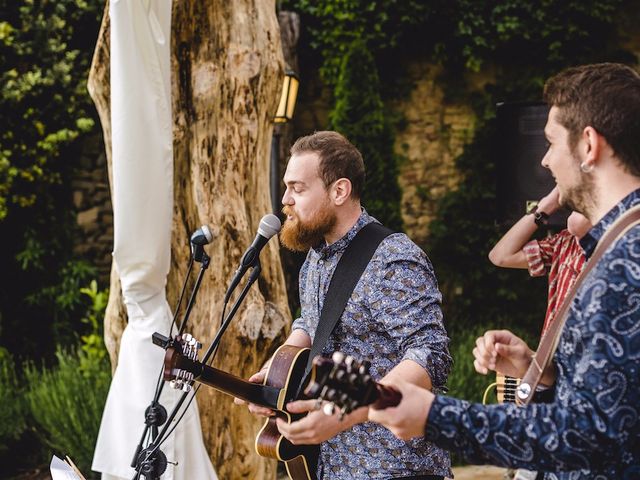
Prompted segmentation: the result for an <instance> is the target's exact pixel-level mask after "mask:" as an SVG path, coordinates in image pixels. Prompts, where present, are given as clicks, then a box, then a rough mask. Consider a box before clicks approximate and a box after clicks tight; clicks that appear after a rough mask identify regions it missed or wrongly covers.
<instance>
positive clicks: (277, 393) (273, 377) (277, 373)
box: [159, 335, 319, 480]
mask: <svg viewBox="0 0 640 480" xmlns="http://www.w3.org/2000/svg"><path fill="white" fill-rule="evenodd" d="M163 338H164V339H166V337H163ZM166 340H168V339H166ZM164 341H165V340H163V339H162V338H161V339H160V340H159V342H160V343H162V342H164ZM167 344H168V343H167ZM168 345H169V346H167V347H166V354H165V364H164V378H165V380H168V381H171V382H173V383H174V385H173V386H174V388H183V386H184V385H187V386H188V388H189V389H190V384H191V383H193V382H199V383H202V384H204V385H208V386H210V387H213V388H215V389H216V390H218V391H220V392H223V393H226V394H228V395H232V396H234V397H238V398H241V399H243V400H245V401H247V402H251V403H254V404H256V405H260V406H263V407H267V408H270V409H272V410H274V411H275V412H276V415H275V417H270V418H268V419H267V420H266V422H265V424H264V426H263V427H262V429H261V430H260V432H259V433H258V436H257V437H256V442H255V448H256V452H258V454H259V455H261V456H263V457H268V458H275V459H277V460H280V461H282V462H284V463H285V466H286V468H287V472H288V473H289V477H290V478H291V479H292V480H316V468H317V462H318V451H319V447H318V446H317V445H293V444H292V443H291V442H289V441H288V440H287V439H286V438H284V437H283V436H282V435H281V434H280V432H279V431H278V427H277V425H276V421H275V418H282V419H284V420H285V421H287V422H288V423H291V422H294V421H296V420H298V419H299V418H302V417H303V416H304V415H292V414H290V413H288V412H287V411H286V407H285V406H286V404H287V403H288V402H290V401H292V400H295V399H296V395H297V394H298V390H299V389H300V384H301V382H302V381H303V376H304V372H305V369H306V367H307V359H308V358H309V352H310V350H309V349H308V348H302V347H294V346H292V345H282V346H281V347H280V348H278V350H276V352H275V353H274V354H273V357H272V360H271V364H270V366H269V369H268V371H267V375H266V377H265V380H264V383H263V384H262V385H259V384H256V383H251V382H248V381H247V380H244V379H242V378H238V377H236V376H235V375H231V374H230V373H227V372H224V371H222V370H219V369H217V368H214V367H211V366H209V365H205V364H203V363H202V362H199V361H198V360H197V349H198V348H199V346H200V344H199V343H198V342H194V341H193V339H192V337H191V336H190V335H189V336H188V337H186V339H185V338H183V337H176V340H175V342H174V343H173V344H168ZM194 345H198V348H194V347H193V346H194ZM300 390H301V389H300ZM187 391H188V390H187Z"/></svg>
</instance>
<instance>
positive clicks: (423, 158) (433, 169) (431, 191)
mask: <svg viewBox="0 0 640 480" xmlns="http://www.w3.org/2000/svg"><path fill="white" fill-rule="evenodd" d="M406 74H407V75H408V77H409V81H411V82H412V84H413V89H412V91H411V93H410V95H409V96H408V98H406V99H403V100H402V101H399V102H397V103H395V104H393V105H392V108H393V110H394V111H397V112H402V114H403V115H404V118H405V125H406V126H405V128H403V129H402V130H401V131H398V132H397V133H396V144H395V150H396V153H398V154H400V155H401V157H402V161H401V164H400V176H399V183H400V187H401V188H402V201H401V211H402V220H403V222H404V228H405V231H406V233H407V234H408V235H409V236H410V237H411V238H412V239H413V240H414V241H415V242H416V243H418V244H419V245H421V246H424V244H425V243H426V240H427V237H428V235H429V223H430V222H431V220H433V219H434V217H435V216H436V213H437V212H436V209H437V205H438V200H439V199H440V198H442V196H443V195H444V194H445V193H446V192H448V191H449V190H451V189H453V188H455V187H456V186H457V185H458V182H459V180H460V177H459V174H458V171H457V169H456V167H455V159H456V158H457V157H458V156H459V155H460V154H462V152H463V150H464V147H465V145H466V144H467V143H468V142H469V141H471V139H472V138H473V134H474V129H475V123H476V122H475V115H474V113H473V111H472V109H471V107H470V106H469V105H467V104H464V103H460V102H458V103H453V102H449V101H447V100H445V94H444V90H443V88H442V85H440V84H439V83H438V77H439V75H440V74H441V69H440V67H437V66H434V65H431V64H427V63H416V64H413V65H411V66H409V68H408V69H407V72H406Z"/></svg>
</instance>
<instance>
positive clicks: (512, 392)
mask: <svg viewBox="0 0 640 480" xmlns="http://www.w3.org/2000/svg"><path fill="white" fill-rule="evenodd" d="M496 383H497V384H498V385H497V387H496V395H497V397H498V402H500V403H515V402H516V389H517V388H518V385H520V379H519V378H513V377H508V376H506V375H501V374H499V373H498V374H496Z"/></svg>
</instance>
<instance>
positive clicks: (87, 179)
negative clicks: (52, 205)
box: [71, 134, 113, 287]
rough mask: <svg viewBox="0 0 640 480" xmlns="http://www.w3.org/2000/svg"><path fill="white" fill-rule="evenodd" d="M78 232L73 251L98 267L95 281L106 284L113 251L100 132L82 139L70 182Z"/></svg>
mask: <svg viewBox="0 0 640 480" xmlns="http://www.w3.org/2000/svg"><path fill="white" fill-rule="evenodd" d="M71 187H72V190H73V205H74V208H75V211H76V214H77V223H78V228H79V231H80V235H79V237H78V239H77V241H76V242H75V245H74V246H73V249H74V252H75V253H76V254H78V255H80V256H82V257H83V258H85V259H87V260H88V261H90V262H93V264H94V265H95V266H96V267H97V269H98V276H99V278H98V279H97V280H98V283H99V285H100V286H101V287H105V286H108V285H109V273H110V271H111V252H112V251H113V209H112V207H111V193H110V190H109V177H108V173H107V157H106V154H105V150H104V143H103V141H102V135H101V134H96V135H93V136H92V137H90V138H88V139H87V140H85V142H84V145H83V146H82V155H81V158H80V163H79V166H78V168H77V170H76V172H75V175H74V178H73V180H72V182H71Z"/></svg>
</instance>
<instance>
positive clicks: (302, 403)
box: [277, 400, 367, 445]
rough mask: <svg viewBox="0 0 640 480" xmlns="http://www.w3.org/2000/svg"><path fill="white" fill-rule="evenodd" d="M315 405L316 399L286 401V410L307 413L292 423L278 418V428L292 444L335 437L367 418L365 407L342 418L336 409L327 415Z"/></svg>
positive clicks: (303, 443) (305, 443) (306, 443)
mask: <svg viewBox="0 0 640 480" xmlns="http://www.w3.org/2000/svg"><path fill="white" fill-rule="evenodd" d="M317 407H318V401H317V400H297V401H295V402H290V403H288V404H287V411H288V412H290V413H306V412H309V414H308V415H307V416H305V417H304V418H302V419H300V420H298V421H296V422H293V423H287V422H285V421H284V420H282V419H281V418H278V419H277V424H278V430H279V431H280V433H281V434H282V435H283V436H284V437H285V438H286V439H287V440H289V441H290V442H291V443H293V444H294V445H316V444H318V443H322V442H324V441H326V440H328V439H330V438H333V437H335V436H336V435H337V434H338V433H340V432H342V431H344V430H347V429H348V428H351V427H352V426H353V425H355V424H356V423H361V422H364V421H366V420H367V407H361V408H358V409H357V410H354V411H353V412H351V413H350V414H349V415H345V416H344V418H342V419H340V414H339V413H338V412H337V411H336V413H334V414H333V415H327V414H325V413H324V412H323V410H322V409H318V408H317Z"/></svg>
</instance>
